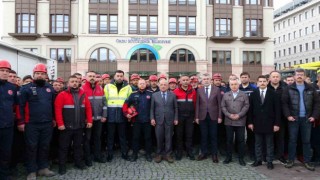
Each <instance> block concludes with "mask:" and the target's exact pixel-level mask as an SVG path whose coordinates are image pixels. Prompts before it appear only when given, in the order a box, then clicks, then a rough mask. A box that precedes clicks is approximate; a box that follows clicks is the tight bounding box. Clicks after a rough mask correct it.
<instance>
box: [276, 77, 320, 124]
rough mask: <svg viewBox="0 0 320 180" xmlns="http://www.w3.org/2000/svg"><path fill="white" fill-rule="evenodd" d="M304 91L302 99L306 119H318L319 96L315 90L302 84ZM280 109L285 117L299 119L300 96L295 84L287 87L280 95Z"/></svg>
mask: <svg viewBox="0 0 320 180" xmlns="http://www.w3.org/2000/svg"><path fill="white" fill-rule="evenodd" d="M304 85H305V89H304V92H303V98H304V103H305V108H306V117H307V118H309V117H314V118H317V117H319V108H320V104H319V95H318V93H317V91H316V89H315V88H313V87H312V86H311V85H309V84H307V83H304ZM282 108H283V114H284V116H285V117H287V118H288V117H289V116H293V117H294V118H295V119H297V118H298V117H299V111H300V95H299V90H298V89H297V84H296V83H293V84H292V85H290V86H288V87H287V88H286V89H285V90H284V91H283V93H282Z"/></svg>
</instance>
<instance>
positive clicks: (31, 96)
mask: <svg viewBox="0 0 320 180" xmlns="http://www.w3.org/2000/svg"><path fill="white" fill-rule="evenodd" d="M46 75H47V67H46V65H45V64H36V65H35V67H34V69H33V77H34V81H33V82H32V83H29V84H27V85H25V86H23V87H22V88H21V91H20V94H21V95H20V96H21V98H20V101H21V105H20V111H21V121H20V122H19V123H18V124H19V126H18V128H19V130H21V131H24V132H25V140H26V157H27V162H26V167H27V172H28V176H27V179H36V173H38V175H39V176H46V177H50V176H54V175H55V173H54V172H52V171H50V170H49V169H48V168H49V161H48V154H49V145H50V140H51V137H52V131H53V124H55V123H53V107H54V106H53V105H54V89H53V88H52V86H51V85H50V84H49V83H47V82H46V81H45V78H46Z"/></svg>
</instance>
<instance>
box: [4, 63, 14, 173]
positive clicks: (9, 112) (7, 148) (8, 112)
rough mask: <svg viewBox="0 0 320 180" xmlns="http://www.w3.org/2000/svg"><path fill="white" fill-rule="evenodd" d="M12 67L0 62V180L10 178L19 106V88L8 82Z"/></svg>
mask: <svg viewBox="0 0 320 180" xmlns="http://www.w3.org/2000/svg"><path fill="white" fill-rule="evenodd" d="M10 70H11V65H10V63H9V62H8V61H6V60H0V94H1V96H0V152H1V153H0V179H8V178H9V176H10V170H9V166H10V165H9V162H10V157H11V148H12V142H13V132H14V131H13V128H14V115H13V111H14V105H18V98H17V87H16V86H15V85H14V84H12V83H9V82H8V76H9V71H10Z"/></svg>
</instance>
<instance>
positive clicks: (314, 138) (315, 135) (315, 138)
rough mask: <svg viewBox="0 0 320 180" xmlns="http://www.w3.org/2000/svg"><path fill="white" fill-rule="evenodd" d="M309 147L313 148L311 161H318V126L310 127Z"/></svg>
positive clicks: (319, 147) (319, 138)
mask: <svg viewBox="0 0 320 180" xmlns="http://www.w3.org/2000/svg"><path fill="white" fill-rule="evenodd" d="M310 142H311V147H312V149H313V157H312V159H313V161H314V162H320V126H315V127H312V129H311V140H310Z"/></svg>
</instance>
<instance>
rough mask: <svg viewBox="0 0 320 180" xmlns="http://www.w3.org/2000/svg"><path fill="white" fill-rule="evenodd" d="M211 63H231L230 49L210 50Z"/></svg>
mask: <svg viewBox="0 0 320 180" xmlns="http://www.w3.org/2000/svg"><path fill="white" fill-rule="evenodd" d="M212 64H220V65H223V64H231V51H212Z"/></svg>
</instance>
